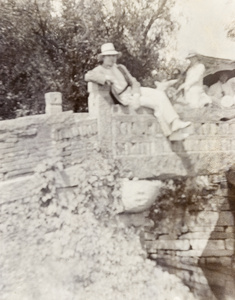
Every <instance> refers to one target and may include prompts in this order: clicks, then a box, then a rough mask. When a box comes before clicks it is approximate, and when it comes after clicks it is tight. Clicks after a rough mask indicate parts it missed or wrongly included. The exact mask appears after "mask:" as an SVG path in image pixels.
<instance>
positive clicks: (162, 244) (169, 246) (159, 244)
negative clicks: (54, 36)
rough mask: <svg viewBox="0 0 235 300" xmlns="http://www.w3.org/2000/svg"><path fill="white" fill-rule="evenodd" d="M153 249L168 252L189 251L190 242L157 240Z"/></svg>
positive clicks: (153, 244)
mask: <svg viewBox="0 0 235 300" xmlns="http://www.w3.org/2000/svg"><path fill="white" fill-rule="evenodd" d="M152 247H154V248H155V249H166V250H189V248H190V245H189V241H188V240H182V241H179V240H157V241H155V242H153V243H152Z"/></svg>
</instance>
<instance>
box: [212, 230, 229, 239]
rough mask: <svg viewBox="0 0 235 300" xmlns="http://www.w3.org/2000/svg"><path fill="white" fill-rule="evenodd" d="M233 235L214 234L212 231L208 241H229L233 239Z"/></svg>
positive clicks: (224, 233)
mask: <svg viewBox="0 0 235 300" xmlns="http://www.w3.org/2000/svg"><path fill="white" fill-rule="evenodd" d="M233 237H234V234H233V233H232V232H230V233H229V232H216V231H213V232H212V233H211V235H210V239H212V240H225V239H230V238H233Z"/></svg>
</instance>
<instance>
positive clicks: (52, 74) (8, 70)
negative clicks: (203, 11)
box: [0, 0, 176, 118]
mask: <svg viewBox="0 0 235 300" xmlns="http://www.w3.org/2000/svg"><path fill="white" fill-rule="evenodd" d="M173 3H174V0H158V1H156V0H151V1H143V0H131V1H129V0H121V1H117V0H113V1H95V0H89V1H88V0H86V1H85V0H68V1H63V2H61V6H60V9H59V10H57V11H56V10H55V5H54V1H53V0H48V1H45V0H40V1H39V0H20V1H14V0H0V4H1V8H0V78H1V79H0V80H1V81H0V118H14V117H18V116H23V115H28V114H38V113H43V112H44V108H45V105H44V93H45V92H49V91H59V92H62V94H63V105H64V110H68V109H73V110H74V111H75V112H78V111H86V109H87V96H88V95H87V89H86V83H85V82H84V80H83V78H84V74H85V73H86V72H87V71H88V70H89V69H91V68H93V67H94V66H95V65H96V64H97V53H98V52H99V51H100V45H101V44H102V43H105V42H107V41H110V42H113V43H114V44H115V46H116V48H117V49H119V50H120V51H122V52H123V56H122V59H121V62H122V63H125V64H126V65H127V67H128V68H129V69H130V71H131V73H132V74H133V75H134V76H135V77H137V79H138V80H140V81H141V82H142V83H144V82H145V83H146V78H149V77H150V74H151V71H152V70H153V69H157V68H159V59H158V51H159V49H162V48H164V46H166V42H167V40H168V39H169V36H170V35H171V33H172V31H174V29H175V24H176V23H175V22H174V23H173V22H172V20H171V16H170V8H171V6H172V5H173ZM19 24H20V26H19ZM147 81H148V80H147Z"/></svg>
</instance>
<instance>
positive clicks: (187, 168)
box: [89, 83, 235, 178]
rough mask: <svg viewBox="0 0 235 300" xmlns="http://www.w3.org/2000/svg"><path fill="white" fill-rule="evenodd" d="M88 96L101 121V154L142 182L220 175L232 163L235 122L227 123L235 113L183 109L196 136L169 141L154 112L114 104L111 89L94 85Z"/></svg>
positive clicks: (98, 120)
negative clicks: (164, 176)
mask: <svg viewBox="0 0 235 300" xmlns="http://www.w3.org/2000/svg"><path fill="white" fill-rule="evenodd" d="M89 92H90V98H89V113H90V114H91V115H92V116H94V117H96V118H97V122H98V132H99V141H100V145H101V147H102V149H103V150H104V151H105V152H106V153H107V154H108V155H110V156H112V157H114V158H116V159H119V160H120V161H121V162H122V163H123V164H124V165H125V166H127V167H129V168H130V169H131V170H132V171H133V172H134V174H135V176H137V177H139V178H146V177H155V176H159V175H160V174H177V175H192V174H193V175H195V174H198V175H204V174H216V173H220V174H221V172H223V171H224V170H226V169H228V168H229V166H231V165H232V164H233V163H234V157H235V118H234V119H233V118H231V120H229V121H223V120H224V119H226V117H228V118H230V117H231V116H232V115H234V116H235V109H233V110H231V109H230V110H225V109H224V110H221V109H220V110H218V109H217V110H215V111H211V109H208V108H203V109H200V110H199V109H198V110H195V109H194V110H192V109H191V110H189V109H187V108H185V109H184V110H183V111H180V110H179V115H180V117H181V118H182V119H183V120H187V121H188V120H190V121H192V128H191V131H192V134H191V135H190V136H189V137H188V138H187V139H186V140H184V141H182V142H170V141H169V140H168V139H167V138H165V137H164V135H163V134H162V131H161V128H160V125H159V122H158V120H157V119H156V118H155V117H154V116H153V114H152V111H151V110H150V109H147V108H140V109H139V110H137V111H131V110H130V109H129V108H128V107H124V106H121V105H114V104H113V100H112V98H111V96H110V92H109V87H108V86H98V85H96V84H93V83H90V84H89Z"/></svg>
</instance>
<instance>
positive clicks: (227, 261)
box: [219, 257, 232, 267]
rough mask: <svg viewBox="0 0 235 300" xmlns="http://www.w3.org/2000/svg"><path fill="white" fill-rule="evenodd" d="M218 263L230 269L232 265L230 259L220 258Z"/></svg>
mask: <svg viewBox="0 0 235 300" xmlns="http://www.w3.org/2000/svg"><path fill="white" fill-rule="evenodd" d="M219 261H220V263H221V265H222V266H224V267H230V266H231V265H232V257H220V258H219Z"/></svg>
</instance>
